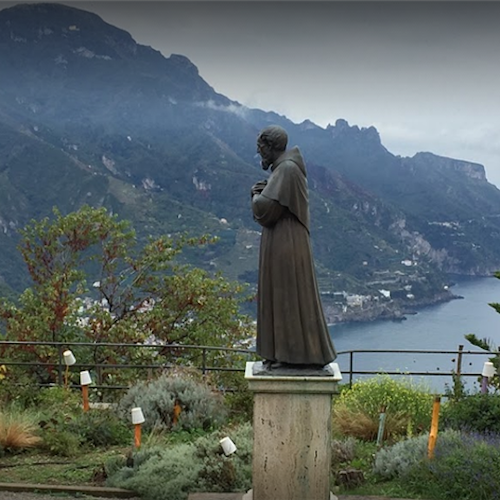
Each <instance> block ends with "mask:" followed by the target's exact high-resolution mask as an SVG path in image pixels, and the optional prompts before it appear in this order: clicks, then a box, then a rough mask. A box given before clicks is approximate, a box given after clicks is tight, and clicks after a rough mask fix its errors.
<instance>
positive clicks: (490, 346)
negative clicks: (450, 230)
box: [465, 271, 500, 389]
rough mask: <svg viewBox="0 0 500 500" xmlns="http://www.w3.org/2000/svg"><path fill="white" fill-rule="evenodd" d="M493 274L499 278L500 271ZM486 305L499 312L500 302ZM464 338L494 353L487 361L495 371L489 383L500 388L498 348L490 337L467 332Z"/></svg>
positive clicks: (499, 351)
mask: <svg viewBox="0 0 500 500" xmlns="http://www.w3.org/2000/svg"><path fill="white" fill-rule="evenodd" d="M494 276H495V278H497V279H500V271H497V272H495V273H494ZM488 305H489V306H490V307H492V308H493V309H495V311H496V312H497V313H499V314H500V303H498V302H490V303H489V304H488ZM465 339H466V340H468V341H469V342H470V343H471V344H472V345H474V346H476V347H479V348H480V349H483V350H485V351H487V352H491V353H493V354H494V355H493V356H492V357H490V358H489V361H491V362H492V363H493V366H494V367H495V369H496V373H495V375H494V376H493V378H492V379H491V380H490V382H489V383H490V385H492V386H493V387H495V388H496V389H498V388H500V376H499V370H500V349H499V348H498V347H497V345H496V344H495V343H494V342H493V341H492V340H491V339H488V338H484V339H480V338H478V337H477V336H476V335H475V334H474V333H468V334H467V335H465Z"/></svg>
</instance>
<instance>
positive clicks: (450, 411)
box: [441, 394, 500, 433]
mask: <svg viewBox="0 0 500 500" xmlns="http://www.w3.org/2000/svg"><path fill="white" fill-rule="evenodd" d="M499 415H500V395H499V394H471V395H466V396H463V397H462V398H460V399H457V400H450V401H448V402H447V403H446V404H444V405H443V407H442V413H441V424H442V426H443V427H447V428H452V429H457V430H469V431H478V432H486V431H488V432H498V433H500V419H499V418H498V417H499Z"/></svg>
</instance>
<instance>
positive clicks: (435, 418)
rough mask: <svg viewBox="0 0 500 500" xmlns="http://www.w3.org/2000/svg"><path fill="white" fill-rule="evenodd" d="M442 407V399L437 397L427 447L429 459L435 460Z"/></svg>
mask: <svg viewBox="0 0 500 500" xmlns="http://www.w3.org/2000/svg"><path fill="white" fill-rule="evenodd" d="M440 405H441V397H440V396H436V397H435V398H434V405H433V407H432V422H431V432H430V434H429V443H428V445H427V455H428V457H429V459H432V458H434V448H435V447H436V441H437V435H438V425H439V407H440Z"/></svg>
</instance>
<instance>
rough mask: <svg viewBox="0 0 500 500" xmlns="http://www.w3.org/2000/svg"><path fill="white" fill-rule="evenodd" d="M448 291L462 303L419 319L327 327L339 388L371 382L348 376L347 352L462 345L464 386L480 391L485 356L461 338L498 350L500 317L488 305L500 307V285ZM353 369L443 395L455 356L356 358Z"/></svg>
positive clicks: (469, 282) (427, 311)
mask: <svg viewBox="0 0 500 500" xmlns="http://www.w3.org/2000/svg"><path fill="white" fill-rule="evenodd" d="M451 291H452V292H453V293H454V294H455V295H458V296H461V297H463V298H462V299H454V300H451V301H449V302H445V303H441V304H437V305H433V306H429V307H426V308H423V309H420V310H418V312H417V314H414V315H413V314H412V315H408V316H407V319H406V320H404V321H392V320H378V321H374V322H367V323H356V322H354V323H341V324H336V325H331V326H330V327H329V328H330V334H331V338H332V340H333V343H334V345H335V348H336V350H337V351H338V352H339V355H338V358H337V359H336V362H337V363H338V365H339V368H340V370H341V373H342V376H343V382H344V383H347V382H349V381H351V380H352V381H356V380H360V379H363V378H365V377H367V376H373V375H356V374H353V375H352V376H351V375H350V373H349V372H350V369H351V368H350V362H351V355H350V354H349V353H348V351H360V350H371V349H377V350H379V349H380V350H422V351H458V349H459V346H460V345H463V346H464V347H463V349H464V354H463V356H462V363H461V371H462V373H463V374H464V375H463V377H462V380H463V382H464V384H465V388H466V389H467V390H470V391H476V390H479V386H480V384H479V381H478V379H479V377H480V374H481V371H482V368H483V364H484V362H485V361H488V358H489V355H488V354H486V353H484V354H483V353H481V350H480V349H479V348H478V347H475V346H473V345H472V344H470V342H468V341H467V340H466V339H465V335H467V334H469V333H474V334H475V335H476V336H477V337H479V338H487V339H489V340H490V341H491V342H492V344H493V345H494V346H500V314H498V313H497V312H496V311H495V310H494V309H493V308H492V307H491V306H489V305H488V304H489V303H491V302H500V280H499V279H497V278H494V277H491V278H474V279H460V280H457V281H456V284H455V285H454V286H453V287H452V288H451ZM467 351H474V352H476V353H480V354H470V353H467ZM343 352H345V353H343ZM352 366H353V371H370V372H375V373H389V372H391V373H396V374H394V375H391V376H393V377H395V378H400V377H404V378H405V379H406V380H411V382H412V383H415V384H417V385H423V386H426V387H428V388H430V389H431V390H432V391H433V392H436V393H440V394H443V393H445V392H446V390H447V389H449V388H451V387H452V376H451V373H452V371H453V370H456V368H457V354H456V353H447V354H437V353H411V354H409V353H397V352H396V353H373V352H371V353H361V352H354V354H353V355H352ZM399 373H400V374H401V375H399ZM411 373H420V374H424V375H411Z"/></svg>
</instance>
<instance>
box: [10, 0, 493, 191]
mask: <svg viewBox="0 0 500 500" xmlns="http://www.w3.org/2000/svg"><path fill="white" fill-rule="evenodd" d="M13 3H14V2H1V1H0V8H1V7H6V6H10V5H12V4H13ZM16 3H17V2H16ZM63 3H66V4H70V5H72V6H75V7H79V8H83V9H85V10H89V11H93V12H95V13H97V14H98V15H100V16H101V17H102V18H103V19H104V20H105V21H107V22H108V23H110V24H113V25H115V26H117V27H119V28H122V29H125V30H126V31H128V32H129V33H130V34H131V35H132V36H133V38H134V39H135V40H136V41H137V42H138V43H141V44H144V45H150V46H152V47H153V48H155V49H157V50H160V51H161V52H162V53H163V54H164V55H165V56H167V57H168V56H170V54H172V53H176V54H183V55H185V56H187V57H188V58H189V59H190V60H191V61H192V62H193V63H194V64H195V65H196V66H197V67H198V69H199V71H200V74H201V76H202V77H203V78H204V79H205V80H206V81H207V82H208V83H209V84H210V85H211V86H212V87H214V88H215V90H216V91H218V92H220V93H222V94H224V95H226V96H227V97H229V98H230V99H232V100H235V101H238V102H240V103H241V104H244V105H246V106H249V107H257V108H261V109H264V110H266V111H270V110H272V111H276V112H278V113H280V114H283V115H286V116H287V117H288V118H290V119H291V120H292V121H294V122H297V123H300V122H301V121H303V120H305V119H310V120H312V121H313V122H315V123H316V124H318V125H320V126H322V127H326V126H327V125H328V124H329V123H332V124H333V123H335V121H336V120H337V119H338V118H343V119H346V120H347V121H348V122H349V123H350V124H351V125H358V126H360V127H369V126H371V125H373V126H375V127H376V128H377V129H378V131H379V132H380V135H381V139H382V143H383V144H384V145H385V146H386V147H387V149H389V151H391V152H392V153H394V154H400V155H403V156H412V155H413V154H415V153H416V152H418V151H431V152H433V153H436V154H439V155H443V156H449V157H452V158H459V159H464V160H469V161H474V162H478V163H482V164H483V165H484V166H485V168H486V174H487V177H488V179H489V180H490V182H493V183H494V184H496V185H497V186H500V136H499V130H500V2H494V1H470V2H465V1H442V2H435V1H434V2H431V1H417V2H407V1H402V2H399V1H389V2H380V1H376V0H375V1H368V2H361V1H344V2H342V1H318V2H311V1H307V2H297V1H276V2H267V1H256V0H254V1H250V2H242V1H235V0H232V1H229V0H227V1H221V2H213V1H209V0H205V1H198V2H195V1H187V0H184V1H178V2H171V1H156V2H144V1H140V2H139V1H136V2H121V1H95V2H79V1H66V2H63Z"/></svg>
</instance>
